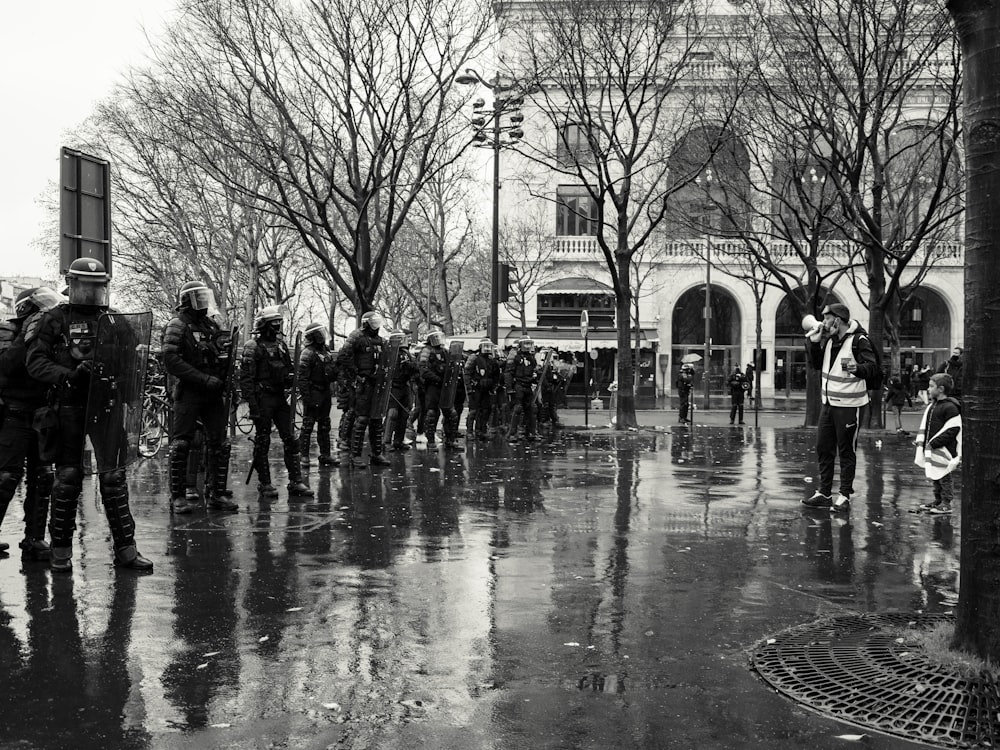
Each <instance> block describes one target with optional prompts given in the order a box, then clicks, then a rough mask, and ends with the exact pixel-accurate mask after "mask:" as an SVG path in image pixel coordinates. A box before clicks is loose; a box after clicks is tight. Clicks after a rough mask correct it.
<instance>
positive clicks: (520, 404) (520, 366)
mask: <svg viewBox="0 0 1000 750" xmlns="http://www.w3.org/2000/svg"><path fill="white" fill-rule="evenodd" d="M537 367H538V363H537V362H536V360H535V342H534V341H533V340H532V339H530V338H522V339H520V340H519V341H518V342H517V349H516V350H515V351H514V356H513V357H512V358H511V360H510V361H509V362H508V363H507V368H506V370H505V372H504V379H505V382H504V386H505V387H506V389H507V393H508V394H509V395H510V397H511V404H512V406H511V414H510V427H509V431H510V436H511V440H510V442H512V443H516V442H517V441H518V437H517V429H518V421H519V420H522V421H523V422H524V439H525V440H538V436H537V435H536V434H535V388H534V384H535V382H536V377H537V372H536V370H537Z"/></svg>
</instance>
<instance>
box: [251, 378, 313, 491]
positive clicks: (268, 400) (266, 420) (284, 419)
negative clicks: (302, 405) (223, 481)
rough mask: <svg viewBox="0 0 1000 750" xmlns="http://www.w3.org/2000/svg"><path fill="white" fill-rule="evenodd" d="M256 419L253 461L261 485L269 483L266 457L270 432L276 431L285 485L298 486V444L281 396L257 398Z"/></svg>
mask: <svg viewBox="0 0 1000 750" xmlns="http://www.w3.org/2000/svg"><path fill="white" fill-rule="evenodd" d="M257 413H258V417H257V419H256V420H254V449H253V459H254V463H255V464H256V467H257V476H258V478H259V480H260V483H261V484H270V483H271V467H270V465H269V463H268V457H267V454H268V452H269V451H270V449H271V428H272V427H277V428H278V436H279V437H280V438H281V442H282V445H283V448H284V459H285V468H286V469H288V481H289V482H299V481H301V479H302V471H301V469H300V468H299V441H298V439H297V438H296V437H295V429H294V426H293V424H292V408H291V406H290V405H289V403H288V399H287V398H285V395H284V394H283V393H264V394H261V396H260V400H259V402H258V404H257Z"/></svg>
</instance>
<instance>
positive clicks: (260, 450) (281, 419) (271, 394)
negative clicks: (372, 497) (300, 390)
mask: <svg viewBox="0 0 1000 750" xmlns="http://www.w3.org/2000/svg"><path fill="white" fill-rule="evenodd" d="M294 380H295V375H294V373H293V372H292V357H291V355H290V354H289V353H288V347H287V346H286V345H285V342H284V341H283V340H282V339H281V338H279V337H277V335H276V334H275V333H273V332H272V331H270V330H267V329H265V330H264V331H261V332H260V333H259V334H258V336H257V338H256V339H251V340H250V341H248V342H247V343H246V344H245V345H244V346H243V357H242V359H241V362H240V392H241V393H242V394H243V398H244V399H245V400H246V402H247V405H248V406H249V407H250V417H251V419H253V423H254V435H255V437H254V449H253V461H254V468H255V469H256V471H257V477H258V479H259V481H260V487H259V489H260V490H261V492H264V493H266V494H274V487H273V486H272V485H271V467H270V465H269V464H268V458H267V455H268V451H269V450H270V448H271V427H272V426H274V427H277V428H278V435H279V436H280V437H281V442H282V444H283V447H284V459H285V468H286V469H288V488H289V490H290V491H292V492H293V493H294V494H311V491H309V490H308V488H306V487H305V485H304V484H303V483H302V467H301V466H300V465H299V441H298V439H297V438H296V437H295V431H294V429H293V426H292V410H291V405H290V404H289V402H288V396H287V395H286V391H288V390H289V389H291V388H292V386H293V385H294Z"/></svg>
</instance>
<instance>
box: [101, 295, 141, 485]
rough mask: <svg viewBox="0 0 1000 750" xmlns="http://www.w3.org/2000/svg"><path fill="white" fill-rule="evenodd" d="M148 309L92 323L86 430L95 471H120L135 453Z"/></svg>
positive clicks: (137, 440) (115, 314)
mask: <svg viewBox="0 0 1000 750" xmlns="http://www.w3.org/2000/svg"><path fill="white" fill-rule="evenodd" d="M152 328H153V315H152V313H148V312H144V313H105V314H103V315H101V317H100V318H99V319H98V321H97V336H96V337H95V341H94V358H93V360H92V363H93V369H92V370H91V373H90V390H89V391H88V393H87V417H86V429H87V434H88V435H89V436H90V443H91V445H92V446H93V449H94V463H95V464H96V472H95V473H103V472H106V471H113V470H115V469H122V468H124V467H126V466H128V465H129V464H130V463H132V462H133V461H135V459H136V458H137V457H138V455H139V435H140V434H141V433H142V403H143V394H144V393H145V389H146V362H147V360H148V359H149V338H150V334H151V332H152Z"/></svg>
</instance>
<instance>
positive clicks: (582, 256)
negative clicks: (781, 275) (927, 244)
mask: <svg viewBox="0 0 1000 750" xmlns="http://www.w3.org/2000/svg"><path fill="white" fill-rule="evenodd" d="M552 241H553V243H554V248H553V250H554V252H553V257H552V260H555V261H559V260H598V259H601V258H602V257H603V256H602V255H601V249H600V247H598V244H597V238H596V237H554V238H553V239H552ZM707 243H708V240H706V239H692V240H667V241H664V242H662V243H660V249H659V250H656V251H653V252H649V253H647V254H646V256H645V257H646V258H647V259H649V260H650V261H653V262H664V263H669V262H674V263H691V262H697V261H700V260H703V259H704V258H705V254H706V251H707V247H706V245H707ZM746 252H747V249H746V245H745V244H744V243H743V242H742V241H741V240H738V239H729V238H714V239H712V259H713V260H714V261H718V262H719V263H725V262H726V260H727V259H730V260H733V261H735V260H736V259H737V258H740V257H743V256H745V255H746ZM858 253H859V248H858V246H857V244H856V243H854V242H850V241H848V240H827V241H825V242H823V243H821V244H820V248H819V262H820V263H821V264H824V263H825V264H830V265H833V264H838V265H844V264H846V263H848V262H850V260H851V258H852V257H854V256H855V255H858ZM932 253H933V257H934V261H933V262H934V265H936V266H961V265H962V264H963V263H964V262H965V250H964V244H963V243H962V242H959V241H957V240H956V241H949V242H938V243H937V244H936V246H935V247H934V248H933V250H932ZM771 257H772V258H774V259H775V260H777V261H778V262H784V261H786V260H787V262H789V263H794V262H796V261H797V259H798V254H797V253H796V252H795V249H794V246H793V245H792V243H791V242H779V241H774V242H772V243H771Z"/></svg>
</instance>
